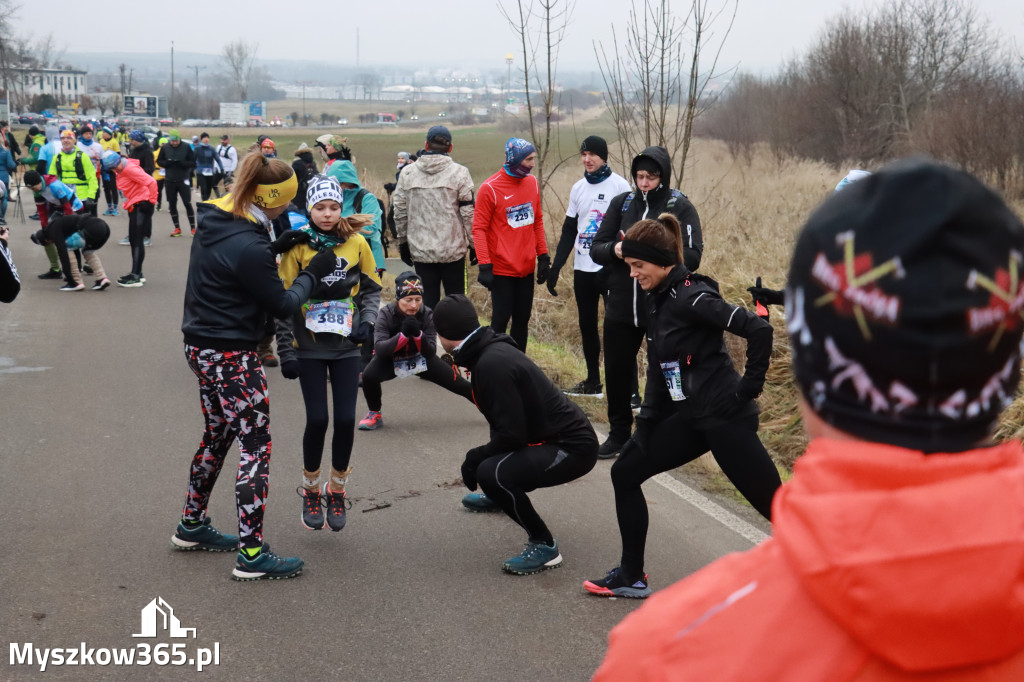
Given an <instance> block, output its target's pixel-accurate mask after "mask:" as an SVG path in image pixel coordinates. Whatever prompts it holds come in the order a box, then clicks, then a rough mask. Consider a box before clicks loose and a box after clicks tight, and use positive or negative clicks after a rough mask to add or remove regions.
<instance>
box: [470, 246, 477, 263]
mask: <svg viewBox="0 0 1024 682" xmlns="http://www.w3.org/2000/svg"><path fill="white" fill-rule="evenodd" d="M469 264H470V265H478V264H479V261H477V259H476V249H475V248H473V247H472V246H471V247H469Z"/></svg>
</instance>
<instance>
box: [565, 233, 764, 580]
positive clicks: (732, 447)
mask: <svg viewBox="0 0 1024 682" xmlns="http://www.w3.org/2000/svg"><path fill="white" fill-rule="evenodd" d="M682 240H683V237H682V233H681V231H680V225H679V221H678V219H677V218H676V217H675V216H674V215H672V214H671V213H663V214H661V216H659V217H658V219H657V220H642V221H640V222H639V223H637V224H636V225H634V226H633V227H631V228H630V229H629V231H628V232H627V233H626V236H625V239H624V240H623V241H622V242H621V243H622V255H623V258H624V260H625V262H626V263H627V264H628V265H629V268H630V275H631V276H632V277H633V279H635V280H636V281H637V284H638V285H639V286H640V288H641V289H643V290H644V291H645V292H647V297H646V302H645V304H644V305H645V309H646V313H647V359H648V369H647V390H646V392H645V396H644V407H643V409H642V410H641V412H640V416H639V418H638V419H637V429H636V433H634V434H633V436H632V437H631V438H630V440H629V441H628V442H627V443H626V445H625V446H624V447H623V448H622V454H621V455H620V456H619V460H618V461H617V462H615V464H614V466H612V485H613V486H614V488H615V513H616V516H617V517H618V521H619V533H620V535H621V537H622V562H621V564H620V565H619V566H617V567H616V568H613V569H612V570H611V571H609V572H608V575H607V576H605V577H604V578H603V579H600V580H588V581H586V582H584V583H583V586H584V588H585V589H586V590H587V591H588V592H591V593H593V594H597V595H601V596H606V597H611V596H620V597H633V598H641V599H642V598H644V597H646V596H648V595H649V594H651V588H650V587H649V586H648V583H647V576H646V575H645V574H644V546H645V544H646V541H647V521H648V517H647V502H646V500H645V499H644V494H643V491H642V490H641V488H640V486H641V484H642V483H643V482H644V481H646V480H647V479H649V478H651V477H652V476H655V475H657V474H659V473H661V472H663V471H668V470H669V469H675V468H676V467H679V466H682V465H683V464H686V463H687V462H691V461H693V460H694V459H696V458H697V457H699V456H700V455H702V454H704V453H705V452H708V451H709V450H710V451H711V453H712V454H713V455H714V457H715V460H716V461H717V462H718V464H719V466H721V467H722V471H723V472H724V473H725V475H726V476H728V477H729V480H730V481H732V482H733V484H734V485H735V486H736V487H737V488H738V489H739V491H740V492H741V493H742V494H743V496H744V497H746V498H747V500H749V501H750V503H751V504H752V505H753V506H754V508H755V509H757V511H758V512H760V513H761V514H762V515H763V516H764V517H765V518H770V517H771V502H772V496H773V495H774V494H775V491H776V489H778V487H779V485H781V481H780V479H779V473H778V471H777V470H776V469H775V465H774V464H773V463H772V460H771V458H770V457H769V456H768V452H767V451H766V450H765V449H764V446H763V445H762V444H761V441H760V439H759V438H758V437H757V427H758V409H757V403H756V402H754V399H755V398H756V397H757V396H758V394H760V393H761V388H762V387H763V386H764V378H765V372H767V371H768V361H769V358H770V357H771V352H772V328H771V326H770V325H769V324H768V323H767V322H765V321H764V320H762V319H761V318H759V317H758V316H757V315H755V314H754V313H752V312H749V311H748V310H745V309H744V308H740V307H737V306H733V305H730V304H729V303H726V302H725V300H723V299H722V297H721V296H720V295H719V293H718V283H717V282H715V281H714V280H713V279H711V278H709V277H705V276H703V275H698V274H696V273H693V272H690V270H689V268H687V267H686V265H685V264H684V263H683V244H684V242H683V241H682ZM723 331H729V332H730V333H732V334H736V335H737V336H742V337H743V338H745V339H746V340H747V363H746V368H745V371H744V373H743V376H742V377H741V376H740V375H739V374H738V373H737V372H736V370H735V369H733V366H732V360H731V359H730V357H729V353H728V352H727V351H726V348H725V342H724V339H723V335H722V332H723Z"/></svg>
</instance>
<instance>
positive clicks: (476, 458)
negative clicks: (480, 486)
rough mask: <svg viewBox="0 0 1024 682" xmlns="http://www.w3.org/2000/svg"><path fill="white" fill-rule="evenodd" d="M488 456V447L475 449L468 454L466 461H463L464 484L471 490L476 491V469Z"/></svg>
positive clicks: (483, 446) (482, 446)
mask: <svg viewBox="0 0 1024 682" xmlns="http://www.w3.org/2000/svg"><path fill="white" fill-rule="evenodd" d="M488 456H489V454H488V452H487V446H486V445H481V446H480V447H476V448H473V449H472V450H470V451H469V452H467V453H466V459H464V460H463V461H462V482H463V483H465V484H466V487H467V488H469V489H470V490H476V469H477V467H479V466H480V464H481V462H483V461H484V460H485V459H487V457H488Z"/></svg>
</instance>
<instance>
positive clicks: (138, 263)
mask: <svg viewBox="0 0 1024 682" xmlns="http://www.w3.org/2000/svg"><path fill="white" fill-rule="evenodd" d="M100 163H101V165H102V167H103V172H104V173H109V174H110V175H111V176H112V177H113V178H114V179H115V181H116V183H117V189H118V190H119V191H120V192H121V193H122V194H124V210H126V211H127V212H128V243H129V245H130V246H131V247H132V269H131V272H129V273H128V274H127V275H124V276H122V277H119V278H118V279H117V285H118V286H121V287H141V286H142V285H143V284H144V283H145V281H146V278H145V277H143V275H142V261H143V260H145V258H146V246H145V240H146V236H147V235H149V234H150V233H151V232H152V231H153V207H154V206H156V199H157V188H156V180H154V179H153V176H152V175H150V174H149V173H147V172H146V171H145V170H144V169H143V168H142V166H141V165H140V163H139V162H138V161H136V160H135V159H125V158H122V157H121V155H120V154H118V153H117V152H113V151H111V152H107V153H106V154H104V155H103V160H102V161H101V162H100Z"/></svg>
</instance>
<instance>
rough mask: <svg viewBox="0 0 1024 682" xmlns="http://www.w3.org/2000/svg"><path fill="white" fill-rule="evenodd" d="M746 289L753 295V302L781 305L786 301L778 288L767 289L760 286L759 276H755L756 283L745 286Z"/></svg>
mask: <svg viewBox="0 0 1024 682" xmlns="http://www.w3.org/2000/svg"><path fill="white" fill-rule="evenodd" d="M747 291H749V292H750V295H751V296H753V297H754V302H755V303H761V304H763V305H782V304H783V303H785V301H786V297H785V295H784V294H783V292H782V291H779V290H778V289H769V288H767V287H763V286H761V278H760V277H758V278H757V283H756V284H755V285H754V286H752V287H747Z"/></svg>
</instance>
